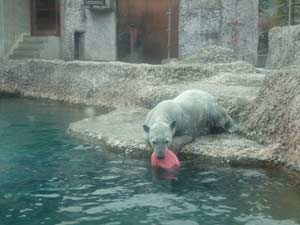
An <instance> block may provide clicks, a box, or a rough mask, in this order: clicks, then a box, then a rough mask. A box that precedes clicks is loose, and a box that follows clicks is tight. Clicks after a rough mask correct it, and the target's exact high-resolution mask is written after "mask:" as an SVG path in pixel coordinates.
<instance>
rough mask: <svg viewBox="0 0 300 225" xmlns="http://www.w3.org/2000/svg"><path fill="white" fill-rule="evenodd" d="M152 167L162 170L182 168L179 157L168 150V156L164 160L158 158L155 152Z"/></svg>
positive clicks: (152, 157)
mask: <svg viewBox="0 0 300 225" xmlns="http://www.w3.org/2000/svg"><path fill="white" fill-rule="evenodd" d="M151 165H152V166H153V167H159V168H162V169H177V168H179V167H180V162H179V159H178V158H177V156H176V155H175V154H174V153H173V152H172V151H171V150H169V149H168V150H167V153H166V156H165V158H163V159H159V158H157V155H156V154H155V153H154V152H153V153H152V156H151Z"/></svg>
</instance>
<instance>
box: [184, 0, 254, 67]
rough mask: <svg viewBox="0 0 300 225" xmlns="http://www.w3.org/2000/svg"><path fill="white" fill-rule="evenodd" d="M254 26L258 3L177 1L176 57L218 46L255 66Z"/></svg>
mask: <svg viewBox="0 0 300 225" xmlns="http://www.w3.org/2000/svg"><path fill="white" fill-rule="evenodd" d="M257 23H258V0H181V3H180V22H179V56H184V55H188V54H193V53H195V52H198V51H201V48H202V47H204V46H207V45H221V46H224V47H230V48H232V49H234V51H235V53H236V55H237V56H238V58H239V59H240V60H245V61H248V62H250V63H252V64H256V61H257V45H258V27H257Z"/></svg>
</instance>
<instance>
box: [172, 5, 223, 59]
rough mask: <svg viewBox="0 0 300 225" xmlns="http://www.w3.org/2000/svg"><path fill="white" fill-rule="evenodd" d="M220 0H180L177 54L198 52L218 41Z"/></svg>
mask: <svg viewBox="0 0 300 225" xmlns="http://www.w3.org/2000/svg"><path fill="white" fill-rule="evenodd" d="M221 19H222V18H221V1H219V0H181V1H180V10H179V49H178V50H179V56H180V57H182V56H184V55H190V54H193V53H196V52H198V51H199V50H200V49H201V48H203V47H206V46H207V45H218V44H219V42H220V24H221Z"/></svg>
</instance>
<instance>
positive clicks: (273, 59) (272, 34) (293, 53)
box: [266, 25, 300, 69]
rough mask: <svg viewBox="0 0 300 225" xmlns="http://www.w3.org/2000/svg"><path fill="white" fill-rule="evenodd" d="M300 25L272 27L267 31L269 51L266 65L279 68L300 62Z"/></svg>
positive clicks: (270, 67)
mask: <svg viewBox="0 0 300 225" xmlns="http://www.w3.org/2000/svg"><path fill="white" fill-rule="evenodd" d="M299 36H300V25H296V26H286V27H274V28H273V29H271V30H270V31H269V53H268V59H267V64H266V67H267V68H269V69H279V68H281V67H285V66H290V65H299V63H300V51H299V50H300V39H299Z"/></svg>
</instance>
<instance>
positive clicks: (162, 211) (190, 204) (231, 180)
mask: <svg viewBox="0 0 300 225" xmlns="http://www.w3.org/2000/svg"><path fill="white" fill-rule="evenodd" d="M85 113H86V112H85V110H84V109H81V108H78V107H76V108H75V107H70V106H65V105H62V104H58V103H53V102H36V101H32V100H22V99H19V100H18V99H0V128H1V133H0V134H1V139H0V224H1V225H15V224H17V225H36V224H46V225H52V224H53V225H69V224H80V225H99V224H110V225H117V224H130V225H131V224H164V225H182V224H186V225H195V224H201V225H202V224H204V225H240V224H243V225H244V224H246V225H297V224H300V214H299V212H300V189H299V186H293V185H292V184H291V182H290V181H289V180H288V179H287V178H286V177H285V176H284V174H280V173H279V172H276V171H275V172H274V171H266V170H262V169H243V168H229V167H223V168H222V167H216V166H213V165H197V163H192V162H184V163H182V167H181V168H180V170H179V171H178V172H177V173H176V174H175V176H176V179H170V180H167V179H154V177H153V176H152V171H151V168H150V166H149V162H147V161H143V160H131V159H126V158H123V157H121V156H118V155H116V154H112V153H108V152H106V151H104V150H101V149H97V150H98V151H95V149H94V148H93V147H91V146H87V145H81V144H78V143H76V142H75V141H74V140H73V139H71V138H70V137H68V135H67V134H66V128H67V126H68V123H69V122H71V121H75V120H79V119H81V118H82V117H84V116H85ZM160 175H161V174H160ZM156 178H157V176H156Z"/></svg>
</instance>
